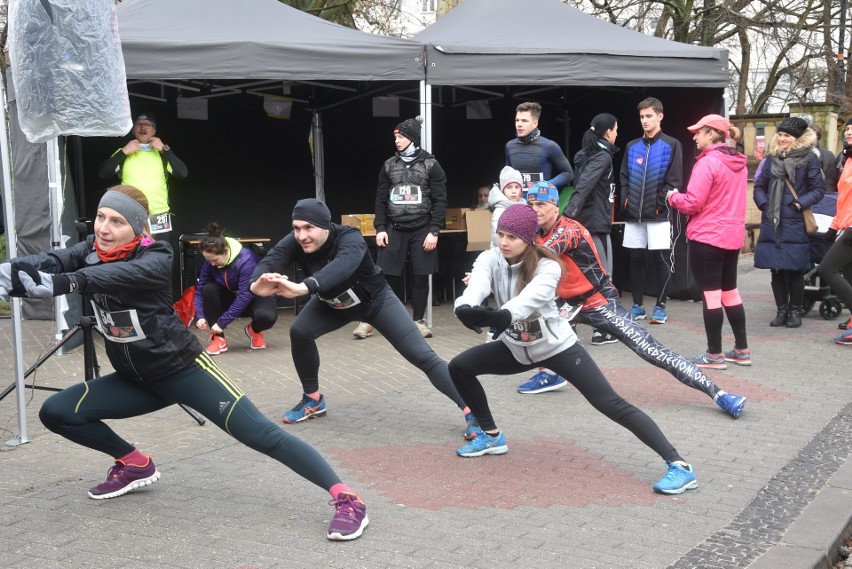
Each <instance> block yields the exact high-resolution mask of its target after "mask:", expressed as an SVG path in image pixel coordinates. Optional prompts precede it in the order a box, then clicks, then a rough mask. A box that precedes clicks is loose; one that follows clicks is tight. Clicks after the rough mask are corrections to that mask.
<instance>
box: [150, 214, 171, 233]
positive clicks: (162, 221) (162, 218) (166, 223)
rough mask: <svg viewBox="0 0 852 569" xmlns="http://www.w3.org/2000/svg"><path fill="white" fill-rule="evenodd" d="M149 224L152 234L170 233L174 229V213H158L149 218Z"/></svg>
mask: <svg viewBox="0 0 852 569" xmlns="http://www.w3.org/2000/svg"><path fill="white" fill-rule="evenodd" d="M148 224H149V225H150V226H151V235H154V234H156V233H168V232H169V231H171V230H172V214H170V213H156V214H154V215H152V216H151V217H149V218H148Z"/></svg>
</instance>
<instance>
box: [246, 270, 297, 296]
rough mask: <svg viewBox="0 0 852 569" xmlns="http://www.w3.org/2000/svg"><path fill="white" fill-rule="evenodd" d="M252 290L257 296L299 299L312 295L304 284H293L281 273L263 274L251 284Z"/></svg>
mask: <svg viewBox="0 0 852 569" xmlns="http://www.w3.org/2000/svg"><path fill="white" fill-rule="evenodd" d="M250 288H251V291H252V292H253V293H254V294H256V295H257V296H283V297H284V298H298V297H300V296H305V295H306V294H309V293H310V291H309V290H308V287H307V286H305V285H304V284H303V283H296V282H293V281H291V280H290V278H289V277H288V276H287V275H282V274H279V273H263V274H262V275H260V278H259V279H257V280H256V281H254V282H253V283H251V287H250Z"/></svg>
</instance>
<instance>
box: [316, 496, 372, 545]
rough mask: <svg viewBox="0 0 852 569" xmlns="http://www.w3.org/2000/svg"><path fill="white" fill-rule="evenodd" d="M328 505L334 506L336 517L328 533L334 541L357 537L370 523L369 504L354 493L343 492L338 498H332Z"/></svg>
mask: <svg viewBox="0 0 852 569" xmlns="http://www.w3.org/2000/svg"><path fill="white" fill-rule="evenodd" d="M328 505H329V506H334V518H332V520H331V524H329V526H328V534H327V535H326V537H328V539H330V540H332V541H349V540H350V539H356V538H358V537H360V536H361V534H362V533H364V528H365V527H367V524H369V523H370V520H369V518H367V506H365V505H364V502H362V501H361V499H360V498H359V497H358V496H356V495H354V494H346V493H343V492H341V493H340V494H338V495H337V500H332V501H331V502H329V503H328Z"/></svg>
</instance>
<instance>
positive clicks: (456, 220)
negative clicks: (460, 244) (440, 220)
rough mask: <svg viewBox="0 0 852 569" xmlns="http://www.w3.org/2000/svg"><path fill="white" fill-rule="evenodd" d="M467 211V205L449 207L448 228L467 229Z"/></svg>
mask: <svg viewBox="0 0 852 569" xmlns="http://www.w3.org/2000/svg"><path fill="white" fill-rule="evenodd" d="M467 211H468V209H467V208H466V207H451V208H447V219H446V224H447V226H446V229H453V230H460V229H461V230H464V229H467V222H466V220H465V215H464V214H465V213H466V212H467Z"/></svg>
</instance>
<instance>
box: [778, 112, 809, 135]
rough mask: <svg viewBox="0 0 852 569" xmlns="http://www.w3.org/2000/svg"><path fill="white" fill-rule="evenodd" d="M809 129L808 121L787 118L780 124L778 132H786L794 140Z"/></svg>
mask: <svg viewBox="0 0 852 569" xmlns="http://www.w3.org/2000/svg"><path fill="white" fill-rule="evenodd" d="M807 128H808V121H806V120H805V119H803V118H799V117H787V118H786V119H784V120H783V121H781V122H780V123H778V132H786V133H787V134H789V135H790V136H792V137H793V138H799V137H800V136H802V135H803V134H804V133H805V130H807Z"/></svg>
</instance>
